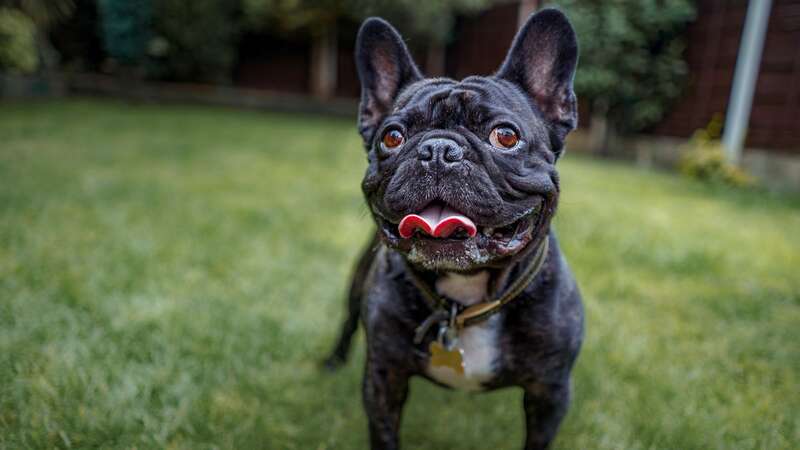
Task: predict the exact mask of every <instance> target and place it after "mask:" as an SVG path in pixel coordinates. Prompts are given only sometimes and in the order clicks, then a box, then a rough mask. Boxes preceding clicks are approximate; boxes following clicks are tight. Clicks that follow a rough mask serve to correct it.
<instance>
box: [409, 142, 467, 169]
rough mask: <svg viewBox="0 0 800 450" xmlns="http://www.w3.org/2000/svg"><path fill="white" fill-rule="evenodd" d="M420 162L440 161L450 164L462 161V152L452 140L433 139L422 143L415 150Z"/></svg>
mask: <svg viewBox="0 0 800 450" xmlns="http://www.w3.org/2000/svg"><path fill="white" fill-rule="evenodd" d="M417 156H418V157H419V159H420V161H441V162H442V163H444V164H452V163H456V162H459V161H461V160H462V159H464V150H463V149H462V148H461V146H460V145H458V143H457V142H456V141H454V140H452V139H446V138H433V139H428V140H426V141H424V142H423V143H422V144H420V145H419V147H418V148H417Z"/></svg>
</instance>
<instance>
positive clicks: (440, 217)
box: [398, 203, 478, 239]
mask: <svg viewBox="0 0 800 450" xmlns="http://www.w3.org/2000/svg"><path fill="white" fill-rule="evenodd" d="M459 228H461V229H463V230H464V231H466V232H467V234H468V235H469V236H470V237H473V236H475V234H476V233H477V231H478V228H477V227H476V226H475V223H474V222H473V221H472V220H470V218H469V217H467V216H465V215H463V214H461V213H460V212H458V211H456V210H454V209H452V208H450V207H449V206H442V205H440V204H435V203H432V204H431V205H429V206H428V207H427V208H425V209H424V210H423V211H421V212H420V213H419V214H409V215H407V216H405V217H403V220H401V221H400V225H399V226H398V231H399V232H400V237H402V238H403V239H408V238H410V237H411V236H412V235H413V234H414V230H417V229H419V230H422V231H423V232H424V233H426V234H428V235H431V236H433V237H437V238H446V237H449V236H450V235H451V234H453V233H455V232H456V231H457V230H458V229H459Z"/></svg>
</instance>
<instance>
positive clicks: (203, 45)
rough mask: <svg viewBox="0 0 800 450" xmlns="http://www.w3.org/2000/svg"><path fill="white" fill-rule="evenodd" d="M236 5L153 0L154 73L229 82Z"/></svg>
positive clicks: (151, 52)
mask: <svg viewBox="0 0 800 450" xmlns="http://www.w3.org/2000/svg"><path fill="white" fill-rule="evenodd" d="M237 3H238V2H234V1H229V0H153V13H154V15H153V35H154V39H153V40H151V41H150V45H149V49H148V50H149V56H150V58H151V60H150V61H151V67H150V69H151V70H150V71H151V74H152V75H154V76H155V77H157V78H163V79H170V80H179V81H210V82H224V81H227V80H228V79H229V78H230V75H231V68H232V67H233V64H234V63H235V62H236V50H237V49H236V44H237V38H238V35H239V30H240V21H239V20H237V19H238V17H237V13H238V5H237Z"/></svg>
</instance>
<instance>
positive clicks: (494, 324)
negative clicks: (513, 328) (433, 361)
mask: <svg viewBox="0 0 800 450" xmlns="http://www.w3.org/2000/svg"><path fill="white" fill-rule="evenodd" d="M488 282H489V273H488V272H479V273H477V274H475V275H460V274H456V273H448V274H447V275H444V276H442V277H440V278H439V279H438V280H437V281H436V291H437V292H438V293H439V294H441V295H445V296H447V297H448V298H451V299H453V300H455V301H457V302H459V303H461V304H462V305H464V306H469V305H474V304H475V303H480V302H481V301H483V300H484V299H485V297H486V290H487V287H488ZM498 320H499V317H498V316H492V317H490V318H489V319H488V320H485V321H483V322H481V323H479V324H476V325H470V326H468V327H466V328H464V329H463V330H461V332H459V334H458V346H459V347H460V348H461V350H462V351H463V357H464V374H463V375H461V374H459V373H457V372H456V371H454V370H452V369H450V368H448V367H432V366H430V365H428V369H427V372H428V375H429V376H430V377H431V378H433V379H435V380H437V381H439V382H440V383H443V384H446V385H448V386H451V387H454V388H457V389H463V390H468V391H477V390H480V389H481V384H482V383H483V382H485V381H488V380H489V379H491V377H492V374H493V373H494V371H493V365H494V361H495V359H496V358H497V352H498V349H497V336H498V333H499V328H500V325H499V322H498Z"/></svg>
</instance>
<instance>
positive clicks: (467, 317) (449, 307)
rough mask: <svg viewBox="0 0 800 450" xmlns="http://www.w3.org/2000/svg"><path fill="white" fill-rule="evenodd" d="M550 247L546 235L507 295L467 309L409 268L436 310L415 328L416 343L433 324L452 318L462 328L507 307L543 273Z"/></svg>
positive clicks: (418, 285)
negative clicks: (443, 294)
mask: <svg viewBox="0 0 800 450" xmlns="http://www.w3.org/2000/svg"><path fill="white" fill-rule="evenodd" d="M548 248H549V242H548V239H547V236H545V238H544V241H543V242H542V244H541V245H539V248H538V249H536V254H535V255H534V256H533V258H531V261H530V263H529V264H528V266H527V267H525V270H524V271H523V272H522V273H521V274H520V276H519V277H517V279H516V280H514V281H513V282H512V283H511V285H510V286H509V287H508V289H506V291H505V292H504V293H503V295H501V296H500V297H498V298H497V299H495V300H491V301H485V302H481V303H477V304H474V305H471V306H469V307H466V308H463V309H462V310H460V311H459V309H460V305H459V304H457V303H456V302H453V301H452V300H448V299H446V298H444V297H442V296H441V295H439V294H438V293H437V292H436V291H435V290H434V289H433V288H432V287H431V286H430V285H429V284H428V283H426V282H425V280H423V279H422V278H420V276H419V275H418V274H417V273H416V272H415V271H414V270H413V268H411V267H409V270H408V273H409V274H410V275H411V277H410V278H411V282H412V283H413V284H414V286H415V287H416V288H417V289H419V291H420V294H422V298H423V299H424V300H425V302H426V303H427V304H428V306H429V307H430V308H431V310H432V311H433V313H432V314H431V315H430V316H428V318H427V319H425V321H424V322H422V324H421V325H420V326H419V327H417V329H416V330H415V335H414V342H415V343H416V344H420V343H421V342H422V340H423V339H424V337H425V334H426V333H427V332H428V330H429V329H430V328H431V326H433V325H434V324H436V323H439V322H442V321H449V322H450V323H452V324H453V325H454V326H455V327H456V329H462V328H464V327H468V326H470V325H474V324H476V323H480V322H483V321H484V320H486V319H488V318H489V317H491V316H492V315H494V314H496V313H497V312H498V311H500V309H501V308H502V307H503V306H505V305H507V304H508V303H510V302H511V301H513V300H514V299H516V298H517V297H518V296H519V294H521V293H522V291H523V290H525V288H526V287H527V286H528V284H530V283H531V281H533V279H534V278H535V277H536V275H538V274H539V272H540V271H541V270H542V267H544V262H545V260H546V259H547V250H548Z"/></svg>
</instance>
